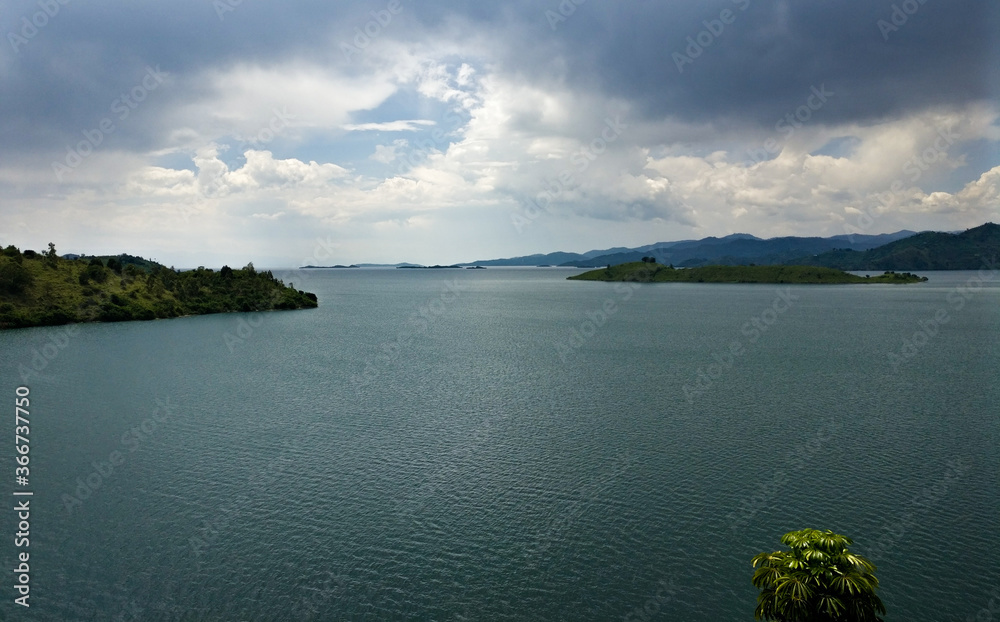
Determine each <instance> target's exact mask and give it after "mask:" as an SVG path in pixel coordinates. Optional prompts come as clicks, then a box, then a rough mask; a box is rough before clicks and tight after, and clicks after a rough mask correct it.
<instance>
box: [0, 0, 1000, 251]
mask: <svg viewBox="0 0 1000 622" xmlns="http://www.w3.org/2000/svg"><path fill="white" fill-rule="evenodd" d="M0 34H2V35H3V41H0V244H3V245H4V246H6V245H8V244H15V245H17V246H19V247H20V248H22V249H25V248H33V249H35V250H40V249H44V248H45V247H46V245H47V243H49V242H54V243H55V244H56V248H57V250H58V252H60V253H70V252H72V253H86V254H118V253H129V254H133V255H140V256H144V257H147V258H153V259H156V260H158V261H160V262H161V263H164V264H167V265H176V266H177V267H179V268H180V267H195V266H199V265H204V266H207V267H220V266H221V265H223V264H230V265H233V266H237V265H238V266H242V265H245V264H246V263H247V262H250V261H253V262H254V263H255V265H257V266H269V267H294V266H299V265H306V264H314V265H333V264H351V263H396V262H403V261H408V262H415V263H424V264H438V263H456V262H467V261H474V260H477V259H491V258H498V257H511V256H517V255H526V254H532V253H539V252H552V251H560V250H561V251H573V252H584V251H588V250H591V249H598V248H610V247H616V246H629V247H633V246H640V245H644V244H650V243H653V242H659V241H671V240H680V239H694V238H702V237H706V236H713V235H714V236H723V235H728V234H731V233H737V232H739V233H750V234H753V235H757V236H759V237H765V238H766V237H774V236H783V235H803V236H812V235H821V236H829V235H838V234H843V233H872V234H874V233H887V232H893V231H898V230H900V229H911V230H917V231H920V230H944V231H956V230H963V229H966V228H969V227H974V226H977V225H980V224H982V223H984V222H988V221H992V222H1000V149H998V144H1000V92H998V91H1000V4H998V3H997V2H996V1H995V0H905V1H900V0H895V1H894V2H892V1H889V0H874V1H873V0H836V1H834V0H814V1H812V2H790V1H787V0H770V1H765V0H718V1H699V2H693V1H687V0H676V1H670V2H668V1H657V0H631V1H629V2H612V1H610V0H561V1H559V0H548V1H546V0H534V1H528V0H509V1H496V2H480V3H475V2H458V1H455V0H450V1H449V0H422V1H420V2H417V1H414V0H371V1H363V2H359V1H353V0H349V1H338V2H336V3H334V2H321V1H318V0H304V1H300V2H276V1H272V0H171V2H169V3H167V2H156V3H154V2H131V3H123V2H113V3H112V2H106V1H102V0H93V1H89V2H83V1H80V0H34V1H20V0H7V1H6V2H5V3H4V6H3V8H2V10H0Z"/></svg>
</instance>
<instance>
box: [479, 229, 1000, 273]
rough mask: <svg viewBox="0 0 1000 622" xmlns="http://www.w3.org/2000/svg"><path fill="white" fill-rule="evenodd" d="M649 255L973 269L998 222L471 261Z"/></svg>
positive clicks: (997, 249)
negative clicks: (956, 228) (955, 229)
mask: <svg viewBox="0 0 1000 622" xmlns="http://www.w3.org/2000/svg"><path fill="white" fill-rule="evenodd" d="M647 256H652V257H654V258H655V259H656V260H657V262H659V263H661V264H666V265H674V266H677V267H688V268H690V267H698V266H707V265H730V266H734V265H750V264H757V265H779V264H780V265H812V266H824V267H829V268H838V269H841V270H975V269H978V268H980V267H982V266H983V265H984V261H985V260H986V259H989V258H995V257H997V256H1000V225H995V224H993V223H986V224H984V225H982V226H979V227H976V228H974V229H969V230H967V231H964V232H961V233H944V232H923V233H916V232H914V231H908V230H903V231H897V232H895V233H885V234H880V235H861V234H857V235H836V236H832V237H827V238H822V237H778V238H770V239H761V238H758V237H756V236H753V235H750V234H746V233H736V234H733V235H727V236H725V237H721V238H716V237H708V238H704V239H701V240H682V241H678V242H658V243H656V244H648V245H646V246H639V247H636V248H622V247H618V248H609V249H604V250H592V251H588V252H586V253H567V252H555V253H547V254H536V255H527V256H523V257H512V258H509V259H490V260H480V261H474V262H470V263H467V264H461V265H477V266H539V265H552V266H565V267H579V268H590V267H604V266H607V265H617V264H622V263H628V262H633V261H640V260H641V259H642V258H643V257H647Z"/></svg>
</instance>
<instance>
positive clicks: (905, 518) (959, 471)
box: [865, 458, 972, 559]
mask: <svg viewBox="0 0 1000 622" xmlns="http://www.w3.org/2000/svg"><path fill="white" fill-rule="evenodd" d="M971 468H972V464H970V463H968V462H966V461H965V460H963V459H961V458H959V459H956V460H949V461H948V462H947V464H946V465H945V471H944V474H943V475H942V476H941V478H940V479H939V480H938V481H937V482H936V483H935V484H934V485H932V486H928V487H926V488H924V489H923V490H922V491H921V492H920V494H918V495H915V496H914V497H912V498H911V499H910V501H909V503H907V504H906V507H905V509H904V511H903V513H902V514H901V515H900V516H899V519H898V520H896V521H895V522H886V523H884V524H883V525H882V531H881V535H880V536H879V537H878V539H877V540H876V541H875V544H874V545H873V546H872V548H871V550H870V551H869V552H868V553H867V554H866V555H865V557H868V558H869V559H884V558H885V556H886V555H887V554H888V553H889V551H891V550H892V549H893V547H895V546H896V545H897V544H899V542H900V541H901V540H902V539H903V537H904V536H905V535H906V533H907V531H909V530H910V529H911V528H913V527H915V526H916V525H918V524H920V519H921V518H923V517H924V516H926V514H927V513H928V512H930V510H932V509H933V508H934V507H935V506H937V504H938V503H940V502H941V500H942V499H943V498H944V497H945V495H947V494H948V491H949V490H950V489H951V487H952V485H954V484H955V482H957V481H958V480H959V479H961V478H962V476H964V475H965V474H966V473H967V472H968V471H969V469H971Z"/></svg>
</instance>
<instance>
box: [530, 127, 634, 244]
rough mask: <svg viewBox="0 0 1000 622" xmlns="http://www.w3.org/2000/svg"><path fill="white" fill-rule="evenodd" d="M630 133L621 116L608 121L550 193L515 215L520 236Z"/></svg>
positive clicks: (551, 186)
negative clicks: (614, 144) (580, 176)
mask: <svg viewBox="0 0 1000 622" xmlns="http://www.w3.org/2000/svg"><path fill="white" fill-rule="evenodd" d="M627 129H628V125H626V124H625V123H623V122H622V120H621V116H615V118H613V119H612V118H611V117H608V118H606V119H605V120H604V128H603V129H602V130H601V131H600V133H599V134H598V136H597V137H595V138H594V139H593V140H591V141H590V142H589V143H588V144H587V145H586V146H584V147H583V148H582V149H578V150H577V151H575V152H574V153H573V155H572V156H570V163H571V164H572V166H569V167H567V168H565V169H563V171H562V172H561V173H559V175H557V176H556V178H555V179H554V180H551V181H549V182H548V189H547V190H543V191H542V192H540V193H538V194H537V195H536V196H535V198H534V199H529V200H528V204H527V205H526V206H523V208H522V210H521V212H515V213H513V214H511V216H510V220H511V223H512V224H513V225H514V228H515V229H517V232H518V233H523V232H524V227H525V225H529V224H531V223H532V222H534V221H535V220H536V219H537V218H538V217H539V216H541V214H542V212H543V211H546V209H547V207H548V206H549V205H550V204H551V203H552V201H553V200H554V199H556V198H558V197H559V195H561V194H562V193H563V191H565V190H568V189H570V188H572V187H574V186H575V185H576V176H577V175H582V174H583V173H585V172H587V169H589V168H590V166H591V165H592V164H593V163H594V162H595V161H596V160H597V159H598V158H599V157H601V156H602V155H604V154H605V153H606V152H607V150H608V147H609V146H610V145H611V144H612V143H614V142H615V141H617V140H618V138H619V137H620V136H621V135H622V133H623V132H624V131H625V130H627Z"/></svg>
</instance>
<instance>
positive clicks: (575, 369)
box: [0, 268, 1000, 622]
mask: <svg viewBox="0 0 1000 622" xmlns="http://www.w3.org/2000/svg"><path fill="white" fill-rule="evenodd" d="M576 272H577V271H575V270H565V269H516V268H495V269H489V270H378V269H362V270H328V271H315V272H305V271H298V272H289V273H286V274H281V275H278V276H284V277H285V280H286V281H288V280H291V281H294V282H295V286H296V287H298V288H300V289H305V290H307V291H312V292H315V293H316V294H317V295H318V296H319V300H320V307H319V308H318V309H315V310H303V311H286V312H274V313H266V314H227V315H214V316H201V317H189V318H180V319H175V320H160V321H154V322H132V323H123V324H100V325H98V324H93V325H82V326H77V327H74V328H72V329H71V330H70V331H69V333H67V328H69V327H54V328H40V329H24V330H16V331H3V332H0V357H2V358H0V378H2V379H3V383H2V390H3V391H4V392H6V394H7V396H8V399H9V400H10V401H9V402H8V404H10V408H11V410H13V398H14V396H15V390H16V388H17V387H18V386H20V385H22V384H24V385H26V386H28V387H29V388H30V398H31V408H30V413H31V414H30V422H31V423H30V442H31V453H30V457H31V463H30V466H31V472H30V485H28V486H27V487H24V488H23V489H22V488H21V487H19V486H16V485H15V482H14V473H13V472H12V471H13V468H14V466H15V465H14V464H13V460H11V459H8V460H7V461H6V462H7V464H8V465H9V467H8V468H9V469H10V471H9V472H8V476H7V477H8V479H7V480H6V481H8V491H9V492H12V491H14V490H30V491H32V492H33V493H34V496H33V497H31V509H32V511H31V518H30V522H31V534H30V548H29V549H27V550H29V551H30V562H31V563H30V567H31V571H30V586H31V592H30V603H31V607H30V609H27V610H25V609H23V608H22V607H20V606H16V605H14V604H13V599H14V598H15V597H16V595H17V594H16V593H15V591H14V587H13V582H12V579H11V578H10V577H11V575H10V574H8V579H7V582H6V587H4V588H3V592H4V594H5V595H6V597H5V598H4V601H3V605H2V613H3V615H2V616H0V617H3V618H5V619H18V620H182V619H183V620H397V619H398V620H402V619H414V620H623V619H624V620H665V621H668V620H692V621H694V620H706V621H718V620H746V621H749V620H753V610H754V607H755V604H756V603H755V599H756V594H757V591H756V589H755V588H754V587H753V586H752V585H751V583H750V577H751V575H752V568H751V565H750V559H751V557H752V556H753V555H755V554H756V553H759V552H762V551H773V550H778V549H779V548H782V546H781V544H780V542H779V538H780V537H781V535H782V534H784V533H785V532H787V531H790V530H793V529H801V528H804V527H816V528H820V529H832V530H834V531H836V532H838V533H842V534H845V535H848V536H850V537H852V538H853V539H854V540H855V545H854V547H853V549H852V550H854V551H855V552H858V553H860V554H862V555H866V556H868V557H870V558H871V559H872V560H873V561H874V562H875V563H876V564H877V565H878V567H879V570H878V572H877V576H878V577H879V579H880V580H881V583H882V588H881V590H880V595H881V597H882V599H883V601H884V602H885V604H886V607H887V608H888V612H889V613H888V617H887V620H897V621H904V620H905V621H907V622H916V621H921V620H926V621H929V622H930V621H934V622H940V621H943V620H961V621H965V620H967V619H976V616H977V615H980V616H984V615H986V614H983V613H982V611H984V610H985V611H988V609H987V607H988V603H989V602H990V598H991V591H993V592H994V594H997V593H1000V592H997V590H998V589H1000V559H998V558H997V556H996V555H994V552H995V551H996V550H997V549H998V548H1000V531H998V529H997V527H998V525H1000V483H998V482H1000V478H998V477H997V473H998V468H1000V449H998V447H1000V418H998V411H1000V409H998V406H1000V385H998V379H1000V275H998V274H997V273H995V272H987V271H983V272H982V273H980V275H979V276H981V277H984V278H985V280H982V279H980V278H979V276H977V273H976V272H939V273H934V272H929V273H926V275H927V276H929V277H930V280H929V281H928V282H926V283H921V284H915V285H895V286H894V285H868V286H866V285H844V286H781V287H779V286H770V285H714V284H653V285H633V284H620V283H619V284H612V283H592V282H572V281H566V280H565V277H566V276H568V275H570V274H575V273H576ZM288 275H291V276H288ZM36 368H37V370H36ZM22 374H24V375H25V377H26V378H27V380H26V381H22V378H21V377H20V376H21V375H22ZM10 414H13V413H10ZM8 422H9V427H8V428H7V431H6V433H7V434H8V435H9V436H8V439H10V438H11V437H13V436H14V429H13V428H14V417H12V416H11V417H10V419H8ZM7 447H8V450H7V452H8V453H6V454H5V455H8V456H10V455H11V454H13V451H12V450H11V445H10V440H8V441H7ZM12 498H14V497H12ZM14 499H19V498H14ZM3 529H4V534H5V536H4V538H5V542H6V543H7V544H6V545H5V546H3V547H2V550H0V555H2V559H3V564H4V567H5V568H7V569H8V570H10V569H13V568H15V567H16V566H17V561H15V552H16V551H15V548H14V546H13V536H14V533H15V532H16V531H17V516H16V513H15V512H11V511H8V512H5V513H4V519H3ZM996 602H997V601H996V600H994V603H996ZM980 619H986V618H985V617H981V618H980Z"/></svg>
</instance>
